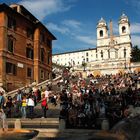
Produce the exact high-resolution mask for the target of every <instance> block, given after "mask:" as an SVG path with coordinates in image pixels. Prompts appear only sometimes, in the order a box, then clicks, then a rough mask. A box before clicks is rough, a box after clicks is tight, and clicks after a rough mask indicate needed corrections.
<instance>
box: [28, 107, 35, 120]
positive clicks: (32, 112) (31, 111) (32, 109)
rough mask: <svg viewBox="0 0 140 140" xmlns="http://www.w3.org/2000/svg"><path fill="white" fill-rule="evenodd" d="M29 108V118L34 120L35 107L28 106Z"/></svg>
mask: <svg viewBox="0 0 140 140" xmlns="http://www.w3.org/2000/svg"><path fill="white" fill-rule="evenodd" d="M28 108H29V118H31V119H32V118H33V115H34V106H28Z"/></svg>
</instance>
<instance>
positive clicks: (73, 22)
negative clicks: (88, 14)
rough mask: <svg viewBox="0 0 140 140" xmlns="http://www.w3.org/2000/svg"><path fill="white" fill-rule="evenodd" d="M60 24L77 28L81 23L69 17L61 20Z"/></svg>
mask: <svg viewBox="0 0 140 140" xmlns="http://www.w3.org/2000/svg"><path fill="white" fill-rule="evenodd" d="M62 24H64V25H65V26H68V27H70V28H77V29H78V28H79V27H80V25H81V23H80V22H79V21H77V20H73V19H71V20H64V21H63V22H62Z"/></svg>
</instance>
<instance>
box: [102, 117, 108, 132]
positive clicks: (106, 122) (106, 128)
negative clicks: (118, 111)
mask: <svg viewBox="0 0 140 140" xmlns="http://www.w3.org/2000/svg"><path fill="white" fill-rule="evenodd" d="M101 127H102V130H109V122H108V120H106V119H104V120H103V121H102V126H101Z"/></svg>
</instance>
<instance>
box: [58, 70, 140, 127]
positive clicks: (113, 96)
mask: <svg viewBox="0 0 140 140" xmlns="http://www.w3.org/2000/svg"><path fill="white" fill-rule="evenodd" d="M139 80H140V73H131V74H130V73H129V74H128V73H124V74H121V73H120V74H116V75H104V76H96V77H94V76H93V75H92V74H91V75H89V76H88V77H87V78H82V76H81V74H78V73H76V74H72V75H71V74H70V73H69V72H68V71H67V74H64V76H63V79H62V80H61V82H60V83H59V85H61V89H62V92H61V93H60V102H61V111H60V119H65V120H66V124H67V127H72V128H73V127H76V128H81V127H82V128H83V127H84V128H100V127H101V120H103V119H106V120H108V121H109V125H110V128H112V127H113V126H114V125H115V124H116V123H117V122H119V121H120V120H122V119H124V118H127V117H129V116H131V115H134V112H132V110H134V108H137V112H136V113H135V115H137V113H139V112H140V108H139V107H140V85H139ZM62 81H63V82H62Z"/></svg>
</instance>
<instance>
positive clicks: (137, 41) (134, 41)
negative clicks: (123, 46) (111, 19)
mask: <svg viewBox="0 0 140 140" xmlns="http://www.w3.org/2000/svg"><path fill="white" fill-rule="evenodd" d="M131 38H132V44H133V46H134V45H138V46H139V48H140V36H139V35H132V36H131Z"/></svg>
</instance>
